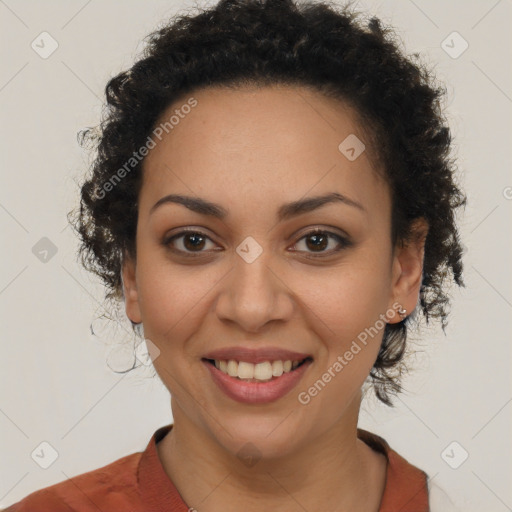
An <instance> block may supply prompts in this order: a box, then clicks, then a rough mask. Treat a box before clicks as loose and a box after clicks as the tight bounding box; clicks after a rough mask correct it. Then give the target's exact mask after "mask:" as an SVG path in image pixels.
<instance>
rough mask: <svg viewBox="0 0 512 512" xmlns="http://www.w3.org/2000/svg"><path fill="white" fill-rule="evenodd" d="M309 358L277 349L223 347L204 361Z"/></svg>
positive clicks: (209, 354) (214, 351) (296, 359)
mask: <svg viewBox="0 0 512 512" xmlns="http://www.w3.org/2000/svg"><path fill="white" fill-rule="evenodd" d="M308 357H311V355H310V354H304V353H302V352H292V351H290V350H284V349H282V348H277V347H266V348H247V347H225V348H220V349H218V350H213V351H211V352H208V353H207V354H206V355H204V356H203V358H204V359H216V360H217V361H229V360H230V359H233V360H235V361H245V362H247V363H253V364H256V363H263V362H264V361H302V360H303V359H306V358H308Z"/></svg>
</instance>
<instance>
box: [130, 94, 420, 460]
mask: <svg viewBox="0 0 512 512" xmlns="http://www.w3.org/2000/svg"><path fill="white" fill-rule="evenodd" d="M193 97H194V98H195V100H196V101H197V105H196V106H195V107H194V108H192V109H186V111H187V112H188V111H189V110H190V112H189V113H188V114H186V115H183V116H180V119H179V122H178V123H176V124H174V127H173V129H172V130H168V131H169V133H165V131H164V136H162V137H161V140H156V142H157V143H156V146H155V147H154V148H153V149H151V151H150V153H149V154H148V156H147V157H146V160H145V162H144V170H143V172H144V175H143V185H142V188H141V191H140V197H139V216H138V226H137V239H136V250H137V257H136V260H133V259H130V258H127V259H126V262H125V264H124V268H123V281H124V293H125V298H126V311H127V314H128V316H129V318H130V319H131V320H132V321H134V322H143V325H144V333H145V337H146V338H147V339H149V340H150V341H151V342H152V343H154V344H155V345H156V346H157V347H158V349H159V350H160V354H159V356H158V357H157V358H156V359H155V360H154V366H155V369H156V371H157V373H158V374H159V376H160V378H161V379H162V381H163V383H164V384H165V385H166V386H167V388H168V389H169V391H170V393H171V396H172V408H173V416H174V422H175V424H177V423H178V422H181V423H184V424H189V425H190V426H191V428H194V429H196V430H197V429H199V430H200V431H201V432H204V433H206V434H207V435H209V436H210V437H211V438H213V439H215V440H216V441H218V443H219V445H220V446H222V447H223V448H225V449H226V450H228V451H229V452H232V453H236V452H237V451H238V450H239V449H240V447H241V446H242V445H244V444H245V443H246V442H251V443H253V444H254V445H255V446H257V448H258V450H259V452H260V453H261V454H262V456H263V457H273V456H283V455H286V454H287V453H291V452H294V451H297V450H300V449H303V448H304V447H305V446H308V443H311V442H312V440H313V439H318V438H319V437H320V436H322V435H326V434H327V433H328V432H332V431H333V429H337V428H341V429H343V428H345V427H346V426H347V425H348V424H349V423H350V424H352V423H353V422H354V421H356V420H357V413H358V408H359V399H360V388H361V385H362V384H363V382H364V380H365V379H366V377H367V376H368V374H369V372H370V369H371V367H372V366H373V363H374V361H375V359H376V357H377V354H378V351H379V345H380V343H381V340H382V335H383V330H384V326H385V322H386V321H387V322H389V323H393V322H397V321H399V317H398V315H397V313H396V312H395V311H394V309H396V304H397V303H399V304H400V305H401V306H402V307H404V308H406V309H407V310H408V311H409V312H410V311H412V310H413V309H414V307H415V305H416V301H417V298H418V290H419V286H420V281H421V266H422V250H421V247H418V246H405V247H403V248H401V249H396V250H394V248H393V247H392V244H391V238H390V233H391V225H390V218H391V200H390V191H389V188H388V186H387V185H386V183H385V181H384V180H383V179H382V178H381V177H380V176H379V174H378V173H377V172H376V170H375V169H374V168H373V167H372V162H371V161H370V158H369V154H370V149H371V148H370V146H369V144H370V143H369V141H368V140H366V137H365V135H364V133H363V131H362V129H361V127H360V126H359V125H358V124H357V121H356V117H355V116H354V112H353V111H352V110H351V109H350V108H349V107H348V106H347V105H344V104H342V103H340V102H338V101H335V100H332V99H328V98H325V97H324V96H322V95H320V94H319V93H317V92H313V91H310V90H307V89H302V88H292V87H281V88H261V89H239V90H236V91H235V90H223V89H220V88H215V89H213V88H212V89H203V90H200V91H198V92H195V93H194V94H193ZM187 99H188V98H185V99H184V100H183V102H181V103H179V104H178V103H175V104H174V105H172V107H170V108H169V109H168V110H167V111H166V112H165V114H164V115H163V116H162V119H163V120H167V119H169V118H170V117H171V115H172V114H173V112H174V111H175V110H176V109H180V106H181V105H183V104H185V103H186V101H187ZM183 111H185V109H183ZM354 135H355V136H356V137H357V138H358V139H359V140H360V141H362V142H363V143H364V144H366V145H367V146H366V150H364V151H363V152H362V153H361V154H360V155H359V156H358V157H357V158H355V159H354V158H353V156H354V155H353V154H352V152H351V151H350V150H349V151H348V152H347V151H345V152H343V151H342V150H343V148H344V146H342V150H340V149H339V146H340V143H342V141H344V140H345V139H346V138H347V137H349V136H352V137H353V136H354ZM349 140H350V139H349ZM360 147H361V146H356V151H357V150H358V148H360ZM347 155H348V156H350V157H351V158H348V157H347ZM171 195H174V196H187V197H192V198H194V199H199V200H201V201H205V202H208V203H212V204H214V205H216V206H215V207H213V208H212V207H211V205H210V207H209V208H205V207H204V206H203V207H202V209H201V208H199V207H198V206H197V204H196V206H194V203H193V202H192V201H189V202H188V203H187V201H181V202H180V200H178V199H176V197H174V200H173V198H172V197H171ZM328 195H331V196H330V197H331V200H330V201H317V202H316V204H315V203H314V202H312V201H309V200H310V199H311V198H319V197H323V196H328ZM176 201H178V202H176ZM187 204H188V207H187ZM185 230H187V231H186V232H185ZM364 333H366V336H365V334H364ZM354 343H355V344H354ZM223 351H224V352H223ZM280 351H281V352H280ZM283 351H290V352H292V354H288V353H286V352H283ZM207 359H218V360H219V361H220V360H226V361H228V360H229V359H234V360H237V361H242V362H243V363H245V364H241V365H238V371H240V372H242V374H241V375H242V376H243V375H249V374H251V375H253V374H252V373H251V372H253V371H256V372H257V377H259V379H263V380H267V379H268V377H269V373H268V372H269V371H270V372H275V374H276V375H274V376H273V377H271V380H270V381H268V382H262V381H261V380H258V381H257V382H254V381H241V380H240V379H238V377H234V376H229V375H226V374H225V373H224V371H225V370H226V367H225V366H224V363H218V366H220V368H219V369H217V368H215V366H214V364H212V362H209V361H207ZM304 359H305V362H304V363H302V361H303V360H304ZM279 360H297V361H299V362H301V364H300V366H298V367H297V368H295V369H292V370H291V371H284V370H286V367H287V365H289V363H284V370H283V369H282V368H281V367H280V363H279V362H278V361H279ZM265 361H267V362H268V364H267V363H265ZM251 362H252V363H253V364H247V363H251ZM257 363H260V364H257ZM226 364H227V363H226ZM221 365H222V366H221ZM281 366H283V365H281ZM294 366H295V365H294ZM269 368H270V369H269ZM255 369H256V370H255ZM223 370H224V371H223ZM229 370H231V372H236V371H237V367H236V366H235V364H234V363H231V365H230V366H228V371H229ZM245 371H248V372H249V373H247V374H245V373H243V372H245ZM280 371H284V373H283V374H282V375H281V376H278V375H279V373H280ZM319 381H320V383H319ZM315 383H316V385H315Z"/></svg>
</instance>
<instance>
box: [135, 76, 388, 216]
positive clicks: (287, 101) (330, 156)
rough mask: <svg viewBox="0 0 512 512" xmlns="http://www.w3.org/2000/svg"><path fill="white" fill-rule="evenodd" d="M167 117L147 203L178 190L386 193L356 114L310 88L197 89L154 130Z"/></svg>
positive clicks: (273, 195) (258, 194)
mask: <svg viewBox="0 0 512 512" xmlns="http://www.w3.org/2000/svg"><path fill="white" fill-rule="evenodd" d="M191 100H192V101H193V102H191ZM191 104H195V106H194V107H192V108H189V107H186V106H187V105H191ZM185 107H186V108H185ZM171 118H172V120H173V122H172V125H171V123H169V120H170V119H171ZM166 122H167V129H166V130H165V129H164V130H162V129H161V130H160V131H161V132H162V134H161V137H160V139H157V138H155V137H153V139H154V141H155V142H156V146H155V147H154V148H153V149H151V151H150V152H149V154H148V156H147V157H146V159H145V161H144V180H143V190H142V192H141V196H143V197H141V204H142V203H143V202H145V201H146V199H147V200H148V201H149V200H151V201H157V200H158V199H159V198H160V197H161V196H162V195H164V193H173V192H175V191H176V190H177V189H180V190H181V191H183V192H187V193H189V194H190V193H191V192H192V193H193V194H194V195H200V196H202V197H206V198H210V199H213V200H215V199H214V198H216V199H217V200H215V202H219V201H221V200H220V199H219V198H222V197H226V196H230V199H233V197H231V196H232V195H233V192H236V193H237V194H239V195H243V196H244V197H245V198H246V200H248V199H254V201H255V202H257V203H259V204H263V203H265V204H267V205H268V203H269V202H271V201H276V202H279V203H282V202H283V198H284V196H286V199H288V200H290V201H293V200H297V199H298V198H300V197H303V196H304V195H306V194H308V192H311V195H318V194H320V193H325V192H326V191H329V192H330V191H333V190H335V191H337V192H339V193H342V194H344V195H347V196H350V197H351V198H352V199H354V200H355V201H359V202H362V203H372V202H375V201H379V202H382V201H384V202H385V201H386V200H387V199H388V198H387V197H381V196H386V195H387V186H386V185H385V183H384V182H383V181H382V180H381V178H380V177H379V174H378V173H377V172H376V170H375V169H374V167H373V164H372V159H370V154H371V153H373V151H372V150H373V149H375V148H371V146H370V140H368V138H367V136H366V135H365V131H364V129H363V128H364V127H362V126H361V125H360V123H359V122H358V117H357V115H356V113H355V111H354V110H353V109H351V108H350V107H349V106H348V105H346V104H344V103H342V102H340V101H338V100H334V99H331V98H327V97H325V96H324V95H322V94H320V93H318V92H316V91H312V90H310V89H308V88H303V87H294V86H293V87H292V86H273V87H263V88H256V87H244V88H238V89H227V88H220V87H218V88H207V89H200V90H197V91H194V92H193V93H190V94H189V95H185V96H183V97H181V98H180V99H179V100H178V101H175V102H174V103H173V104H172V105H170V106H169V107H168V108H167V109H166V111H165V112H164V113H163V114H162V116H161V117H160V119H159V122H158V123H157V125H156V126H157V127H158V126H160V127H163V128H165V126H166V125H165V124H164V123H166ZM153 133H155V132H153ZM352 150H353V151H352ZM354 156H356V158H354ZM379 197H380V199H379ZM262 202H263V203H262ZM150 206H151V205H149V204H148V205H147V207H148V208H149V207H150Z"/></svg>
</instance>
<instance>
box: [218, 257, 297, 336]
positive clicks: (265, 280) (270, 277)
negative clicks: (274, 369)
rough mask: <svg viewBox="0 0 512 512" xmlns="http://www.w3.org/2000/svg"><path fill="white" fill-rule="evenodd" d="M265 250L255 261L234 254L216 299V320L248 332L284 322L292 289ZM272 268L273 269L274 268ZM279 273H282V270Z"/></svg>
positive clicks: (290, 311) (290, 305)
mask: <svg viewBox="0 0 512 512" xmlns="http://www.w3.org/2000/svg"><path fill="white" fill-rule="evenodd" d="M270 259H271V258H267V257H266V255H265V251H264V253H263V254H261V255H260V256H259V257H258V258H257V259H256V260H255V261H252V262H248V261H245V260H244V259H243V258H242V257H238V256H237V257H236V258H235V262H234V267H233V269H232V270H231V271H230V272H229V274H228V275H227V276H226V279H225V280H223V284H222V289H221V291H220V292H219V297H218V299H217V302H216V313H217V316H218V317H219V319H221V320H223V321H231V322H234V323H236V324H238V325H239V327H240V329H242V330H244V331H247V332H252V333H255V332H260V331H261V330H262V329H264V328H265V326H266V324H268V323H271V322H272V321H276V320H281V321H287V320H289V319H290V318H291V316H292V314H293V311H294V300H293V292H292V290H291V288H290V285H289V284H287V283H286V282H285V281H284V279H283V277H282V276H280V275H279V274H280V272H279V270H278V269H277V267H276V265H272V262H271V261H270ZM273 267H274V268H273ZM281 274H282V272H281Z"/></svg>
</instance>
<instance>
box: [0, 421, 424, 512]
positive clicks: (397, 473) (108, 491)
mask: <svg viewBox="0 0 512 512" xmlns="http://www.w3.org/2000/svg"><path fill="white" fill-rule="evenodd" d="M171 428H172V424H171V425H166V426H164V427H161V428H159V429H158V430H156V431H155V433H154V434H153V435H152V437H151V440H150V441H149V443H148V445H147V447H146V449H145V450H144V451H143V452H137V453H132V454H131V455H127V456H125V457H122V458H121V459H118V460H116V461H114V462H112V463H110V464H108V465H106V466H103V467H101V468H99V469H95V470H93V471H89V472H87V473H82V474H81V475H78V476H75V477H72V478H70V479H69V480H65V481H63V482H59V483H57V484H54V485H51V486H49V487H45V488H43V489H40V490H38V491H35V492H33V493H32V494H29V495H28V496H27V497H25V498H24V499H22V500H21V501H19V502H18V503H15V504H14V505H11V506H10V507H8V508H7V509H5V510H4V512H163V511H165V512H188V511H189V507H188V506H187V505H186V503H185V502H184V501H183V500H182V498H181V496H180V494H179V492H178V490H177V489H176V487H175V486H174V484H173V483H172V481H171V480H170V479H169V477H168V476H167V474H166V473H165V470H164V468H163V466H162V464H161V462H160V459H159V457H158V452H157V450H156V443H158V442H159V441H160V440H161V439H162V438H163V437H164V436H165V435H166V434H167V433H168V432H169V431H170V430H171ZM357 435H358V437H359V439H361V440H362V441H364V442H365V443H366V444H367V445H369V446H370V447H371V448H373V449H374V450H376V451H379V452H380V453H383V454H384V455H385V456H386V458H387V460H388V465H387V473H386V487H385V489H384V494H383V496H382V501H381V504H380V507H379V512H397V511H398V510H400V511H401V512H429V505H428V486H427V475H426V473H425V472H423V471H421V470H420V469H418V468H417V467H415V466H413V465H411V464H409V462H407V461H406V460H405V459H404V458H403V457H401V456H400V455H398V453H396V452H395V451H394V450H392V449H391V448H390V447H389V445H388V443H387V442H386V441H385V440H384V439H383V438H382V437H380V436H377V435H376V434H373V433H371V432H368V431H366V430H362V429H357Z"/></svg>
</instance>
